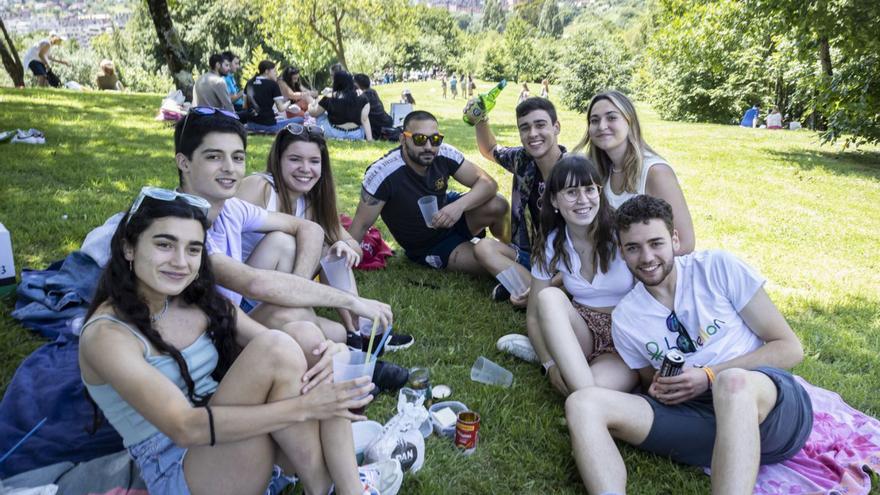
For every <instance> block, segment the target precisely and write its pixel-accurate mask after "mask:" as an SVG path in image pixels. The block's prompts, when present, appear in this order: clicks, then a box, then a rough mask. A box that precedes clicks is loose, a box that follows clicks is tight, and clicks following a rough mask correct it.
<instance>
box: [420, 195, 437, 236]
mask: <svg viewBox="0 0 880 495" xmlns="http://www.w3.org/2000/svg"><path fill="white" fill-rule="evenodd" d="M419 209H420V210H422V218H424V219H425V225H427V226H428V228H432V229H433V228H434V227H432V226H431V222H433V221H434V213H437V210H438V208H437V196H422V197H421V198H419Z"/></svg>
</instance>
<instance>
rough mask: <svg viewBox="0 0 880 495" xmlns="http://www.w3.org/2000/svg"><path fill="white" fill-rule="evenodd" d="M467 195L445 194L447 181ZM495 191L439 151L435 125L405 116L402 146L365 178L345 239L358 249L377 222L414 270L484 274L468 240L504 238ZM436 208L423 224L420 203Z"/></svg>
mask: <svg viewBox="0 0 880 495" xmlns="http://www.w3.org/2000/svg"><path fill="white" fill-rule="evenodd" d="M450 176H451V177H453V178H455V180H456V181H458V182H459V183H461V184H462V185H464V186H466V187H469V188H471V190H470V192H468V193H467V194H459V193H457V192H452V191H447V188H448V185H449V178H450ZM497 190H498V185H497V184H496V183H495V181H494V180H493V179H492V178H491V177H490V176H489V175H488V174H487V173H486V172H485V171H483V170H482V169H481V168H480V167H478V166H476V165H474V164H473V163H471V162H470V161H468V160H466V159H465V157H464V155H462V153H461V152H460V151H458V150H457V149H455V148H453V147H452V146H450V145H448V144H443V134H440V132H439V129H438V124H437V118H436V117H434V116H433V115H431V114H430V113H428V112H425V111H421V110H416V111H414V112H411V113H410V114H409V115H407V116H406V119H404V122H403V133H401V135H400V146H398V147H397V148H394V149H393V150H391V151H389V152H388V153H387V154H386V155H385V156H384V157H382V158H380V159H379V160H377V161H375V162H373V164H372V165H370V166H369V167H368V168H367V171H366V172H365V173H364V181H363V187H362V189H361V199H360V203H358V207H357V213H355V216H354V220H353V221H352V223H351V227H350V228H349V232H351V235H352V237H354V239H355V240H357V241H358V242H360V241H361V240H362V239H363V237H364V234H365V233H366V231H367V229H368V228H369V227H370V226H371V225H373V223H375V221H376V219H377V218H378V217H379V215H381V216H382V220H384V222H385V225H387V226H388V229H389V230H390V231H391V235H393V236H394V238H395V239H396V240H397V242H398V243H399V244H400V245H401V246H402V247H403V249H404V251H405V253H406V256H407V257H408V258H409V259H410V260H412V261H413V262H415V263H418V264H421V265H424V266H429V267H432V268H437V269H448V270H450V271H458V272H466V273H473V274H485V273H486V271H485V269H484V268H483V267H482V266H480V264H479V263H478V262H477V260H476V258H475V255H474V245H473V244H471V242H470V241H471V239H472V238H473V237H474V236H482V235H484V234H485V231H484V229H485V228H486V227H489V228H490V229H491V230H492V233H493V234H495V235H496V236H501V235H502V233H503V230H504V215H505V213H507V202H506V201H505V200H504V199H503V198H501V197H499V196H496V194H495V193H496V191H497ZM423 198H424V199H425V200H430V199H432V198H433V199H434V200H435V201H436V203H435V205H436V208H437V211H436V212H435V213H434V214H433V215H432V216H431V217H429V218H426V217H425V216H423V213H422V211H421V209H420V208H419V200H420V199H423Z"/></svg>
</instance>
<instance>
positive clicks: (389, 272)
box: [0, 82, 880, 494]
mask: <svg viewBox="0 0 880 495" xmlns="http://www.w3.org/2000/svg"><path fill="white" fill-rule="evenodd" d="M489 86H490V85H489V83H481V84H479V90H480V91H486V90H488V88H489ZM408 87H409V88H410V89H411V90H412V92H413V95H414V97H415V99H416V102H417V108H420V109H426V110H430V111H432V112H434V113H435V114H436V115H437V117H438V118H439V119H440V129H441V132H443V133H445V134H446V136H447V137H446V142H447V143H450V144H452V145H453V146H456V147H458V148H459V149H461V150H462V151H463V152H464V153H465V155H466V156H467V157H468V158H469V159H470V160H473V161H474V162H476V163H478V164H480V165H482V166H484V167H486V169H487V170H488V171H489V172H490V173H491V175H492V176H494V177H495V178H496V179H497V180H498V182H499V185H500V190H501V191H503V192H504V193H505V194H509V192H510V185H511V178H510V175H509V174H507V173H506V172H504V171H503V170H502V169H501V168H500V167H498V166H496V165H494V164H490V163H488V162H487V161H486V160H484V159H483V158H482V157H480V155H479V153H478V151H477V148H476V143H475V140H474V134H473V130H472V129H471V128H470V127H468V126H467V125H465V124H464V123H462V121H461V118H460V115H461V107H462V106H463V103H464V101H463V100H461V99H459V100H457V101H450V100H446V101H444V100H443V99H442V98H441V97H440V84H439V82H437V83H434V82H431V83H417V84H409V85H408ZM402 88H403V85H400V84H395V85H390V86H380V87H378V88H377V89H378V90H379V93H380V95H381V96H382V98H383V100H384V101H385V104H386V107H387V106H388V105H389V104H390V103H391V102H394V101H397V99H398V98H399V95H400V91H401V89H402ZM515 89H516V88H515V87H511V88H508V89H507V90H506V91H505V92H504V93H503V94H502V97H501V99H500V102H499V104H498V106H497V107H496V108H495V110H494V111H493V113H492V122H493V130H494V131H495V133H496V135H497V136H498V141H499V142H500V143H501V144H505V145H517V144H519V142H518V141H519V139H518V135H517V133H516V127H515V119H514V113H513V109H514V106H515V101H516V96H517V91H516V90H515ZM160 99H161V96H159V95H143V94H98V93H73V92H66V91H48V90H43V91H39V90H32V89H31V90H24V91H22V90H11V89H0V130H8V129H13V128H24V129H26V128H30V127H36V128H39V129H41V130H43V131H44V132H45V133H46V138H47V143H46V145H44V146H29V145H11V144H3V145H0V172H2V180H0V222H2V223H3V224H5V225H6V227H7V228H8V229H9V230H10V232H11V233H12V239H13V244H14V250H15V263H16V267H17V268H18V269H19V270H21V268H23V267H35V268H42V267H44V266H45V265H46V264H47V263H48V262H50V261H52V260H56V259H60V258H62V257H64V256H65V255H66V254H67V253H68V252H70V251H71V250H74V249H77V248H78V247H79V245H80V243H81V241H82V239H83V238H84V236H85V234H86V233H87V232H88V231H89V230H90V229H91V228H93V227H95V226H97V225H99V224H101V223H102V222H103V221H104V219H105V218H107V217H108V216H110V215H111V214H113V213H115V212H117V211H120V210H122V209H123V208H126V207H127V206H128V205H129V204H130V202H131V200H132V198H133V196H134V194H135V193H136V192H137V191H138V190H139V188H140V187H141V186H142V185H144V184H153V185H159V186H164V187H174V186H175V185H176V181H177V174H176V171H175V167H174V161H173V144H172V137H171V136H172V132H171V129H170V128H169V127H168V126H167V125H165V124H163V123H160V122H155V121H154V120H153V117H154V115H155V113H156V110H157V108H158V105H159V102H160ZM639 111H640V112H641V117H642V128H643V131H644V133H645V135H646V139H647V141H648V142H649V143H650V144H651V145H652V146H653V147H654V149H656V150H657V151H658V152H659V153H660V154H661V155H663V156H664V157H666V158H667V159H668V161H669V163H670V164H671V165H672V167H673V168H674V169H675V171H676V173H677V174H678V177H679V180H680V181H681V183H682V187H683V189H684V192H685V196H686V198H687V201H688V204H689V206H690V210H691V214H692V215H693V218H694V226H695V229H696V237H697V248H698V249H707V248H722V249H727V250H730V251H733V252H734V253H736V254H737V255H738V256H740V257H741V258H743V259H744V260H746V261H747V262H749V263H750V264H751V265H753V266H754V267H756V268H757V269H758V270H759V271H760V272H761V273H762V274H763V275H764V276H766V277H767V279H768V281H769V282H768V284H767V290H768V292H769V294H770V296H771V297H772V298H773V300H774V301H775V302H776V303H777V305H778V306H779V307H780V309H781V310H782V312H783V314H784V315H785V316H786V317H787V318H788V320H789V322H790V323H791V326H792V328H794V330H795V332H796V333H797V334H798V335H799V336H800V338H801V340H802V342H803V344H804V348H805V351H806V358H805V360H804V362H803V364H801V365H800V366H798V367H797V368H796V369H795V372H796V373H798V374H800V375H802V376H803V377H805V378H806V379H807V380H809V381H810V382H812V383H814V384H817V385H819V386H822V387H826V388H829V389H832V390H835V391H837V392H839V393H840V394H841V395H842V396H843V398H844V399H845V400H846V401H847V402H848V403H850V404H851V405H852V406H854V407H856V408H858V409H861V410H863V411H866V412H868V413H870V414H871V415H873V416H875V417H876V416H878V415H880V395H878V394H877V384H878V383H880V256H878V254H877V249H878V247H880V242H878V239H880V236H878V232H880V210H878V205H880V150H878V148H873V147H866V148H863V149H862V150H859V151H852V150H851V151H841V150H839V149H837V148H833V147H829V146H825V147H822V146H819V145H818V144H817V143H818V139H817V137H816V135H815V134H814V133H811V132H809V131H798V132H788V131H775V132H770V131H766V130H760V129H743V128H739V127H734V126H720V125H708V124H686V123H675V122H664V121H661V120H660V119H659V118H658V117H657V115H656V114H655V113H654V112H653V111H652V110H651V109H650V108H648V107H647V106H644V105H642V106H640V107H639ZM560 119H561V121H562V136H561V140H560V142H561V143H563V144H566V145H568V146H569V147H571V146H573V145H574V143H575V142H577V140H578V139H579V138H580V136H581V134H582V133H583V131H584V127H585V119H584V117H583V116H581V115H578V114H576V113H574V112H569V111H562V112H561V113H560ZM270 143H271V139H270V138H269V137H253V138H251V139H250V140H249V144H250V147H249V149H248V154H249V157H250V158H249V164H248V171H249V172H253V171H259V170H262V169H263V168H264V165H265V160H266V155H267V153H268V150H269V145H270ZM390 148H391V144H389V143H336V142H334V143H332V145H331V155H332V158H333V164H334V169H335V170H334V173H335V175H336V180H337V190H338V191H339V195H340V199H339V201H340V209H341V211H344V212H347V213H349V214H353V213H354V208H355V206H356V204H357V198H358V194H359V190H360V178H361V177H362V174H363V170H364V169H365V167H366V166H367V165H368V164H369V163H371V162H372V161H373V160H375V159H376V158H378V157H380V156H381V155H382V154H384V153H385V152H386V151H387V150H388V149H390ZM380 227H381V228H383V229H384V226H380ZM384 233H385V234H386V237H388V236H387V230H384ZM389 241H390V242H392V245H393V244H394V243H393V241H391V239H390V238H389ZM358 282H359V284H360V287H361V292H362V294H364V295H366V296H368V297H372V298H376V299H380V300H384V301H387V302H389V303H390V304H391V305H392V307H393V308H394V310H395V317H396V325H395V326H396V327H397V328H399V329H400V331H402V332H406V333H411V334H413V335H414V336H415V338H416V342H417V345H416V346H414V347H412V348H410V349H409V350H407V351H404V352H401V353H398V354H394V355H392V356H393V359H394V360H395V361H397V362H398V363H399V364H401V365H404V366H427V367H429V368H430V369H431V372H432V381H433V383H434V384H435V385H436V384H440V383H445V384H448V385H450V386H451V387H452V390H453V395H452V399H454V400H459V401H462V402H464V403H465V404H467V405H469V406H470V407H471V408H472V409H474V410H476V411H478V412H480V414H481V415H482V418H483V419H482V429H481V431H480V434H481V439H480V445H479V447H478V449H477V452H476V453H475V454H474V455H473V456H470V457H464V456H461V455H459V454H458V452H456V450H455V448H454V447H453V446H452V444H451V442H449V441H447V440H445V439H439V438H436V437H432V438H430V439H429V440H428V442H427V445H428V452H427V458H426V461H425V467H424V468H423V469H422V470H421V471H420V472H419V473H417V474H415V475H407V478H406V481H405V483H404V488H403V490H402V493H408V494H438V493H462V494H465V493H466V494H484V493H485V494H488V493H581V492H583V488H582V485H581V483H580V478H579V476H578V473H577V470H576V469H575V466H574V462H573V461H572V457H571V454H570V443H569V437H568V430H567V429H566V427H565V425H564V422H563V418H564V413H563V400H562V398H561V397H559V396H558V395H556V394H555V393H554V392H553V391H552V390H551V388H550V386H549V384H548V383H546V382H545V381H544V380H543V379H542V377H541V376H540V374H539V373H538V370H537V368H536V367H534V366H529V365H526V364H524V363H523V362H521V361H517V360H515V359H513V358H510V357H508V356H505V355H502V354H500V353H499V352H498V351H496V350H495V347H494V343H495V340H496V339H497V338H498V337H500V336H501V335H504V334H506V333H510V332H524V321H525V315H524V313H522V312H517V311H514V310H512V309H511V308H510V306H509V305H507V304H499V303H493V302H491V301H490V300H489V290H490V289H491V287H492V286H493V284H494V282H493V281H492V280H489V279H488V278H485V279H479V280H478V279H474V278H470V277H468V276H463V275H455V274H446V273H438V272H434V271H431V270H428V269H423V268H420V267H417V266H415V265H413V264H411V263H409V262H408V261H406V260H405V259H404V257H403V256H402V254H400V253H399V254H398V255H397V256H395V257H394V258H393V259H391V260H390V263H389V267H388V268H387V269H386V270H383V271H380V272H369V273H358ZM11 308H12V301H11V299H10V300H6V301H4V302H2V304H0V388H2V389H3V390H5V388H6V386H7V384H8V382H9V380H10V378H11V377H12V374H13V372H14V370H15V368H16V366H18V364H19V362H20V361H21V360H22V359H23V358H24V357H25V356H26V355H27V354H28V353H29V352H31V351H32V350H33V349H35V348H37V347H38V346H39V345H41V344H42V341H41V340H40V339H38V338H35V337H33V336H31V335H30V334H29V333H28V332H27V331H26V330H24V329H23V328H21V327H20V326H19V325H18V324H17V323H16V322H15V321H14V320H13V319H12V318H11V317H10V316H9V313H10V311H11ZM479 355H485V356H487V357H489V358H490V359H492V360H494V361H496V362H498V363H500V364H501V365H503V366H505V367H507V368H508V369H510V370H511V371H513V373H514V375H515V383H514V385H513V387H512V388H509V389H497V388H490V387H486V386H483V385H479V384H476V383H472V382H471V381H470V379H469V369H470V366H471V364H472V363H473V362H474V360H475V359H476V357H477V356H479ZM395 404H396V400H395V399H393V398H391V397H383V398H381V400H379V401H378V402H377V403H374V404H373V405H371V406H370V409H369V411H368V412H369V415H370V416H371V417H372V418H374V419H379V420H385V419H387V418H388V417H389V416H390V413H391V411H392V409H393V408H394V405H395ZM623 455H624V458H625V459H626V461H627V465H628V471H629V491H630V492H631V493H645V494H649V493H707V492H708V491H709V478H708V477H707V476H705V475H704V474H702V472H701V471H700V470H697V469H694V468H688V467H682V466H679V465H675V464H673V463H671V462H670V461H668V460H666V459H663V458H660V457H656V456H652V455H648V454H643V453H641V452H637V451H636V450H634V449H631V448H626V447H625V448H623ZM874 493H880V490H878V489H877V488H875V490H874Z"/></svg>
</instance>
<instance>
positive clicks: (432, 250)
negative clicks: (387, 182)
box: [405, 191, 486, 269]
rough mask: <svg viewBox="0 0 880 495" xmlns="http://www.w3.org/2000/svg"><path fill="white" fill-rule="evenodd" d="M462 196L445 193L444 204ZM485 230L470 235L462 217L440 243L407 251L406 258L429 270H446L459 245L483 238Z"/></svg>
mask: <svg viewBox="0 0 880 495" xmlns="http://www.w3.org/2000/svg"><path fill="white" fill-rule="evenodd" d="M462 196H464V195H463V194H459V193H458V192H455V191H449V192H447V193H446V204H450V203H453V202H455V201H457V200H458V199H459V198H461V197H462ZM485 236H486V230H485V229H483V230H481V231H480V232H478V233H477V234H471V229H470V227H468V224H467V219H466V218H465V216H464V215H462V216H461V218H459V219H458V221H457V222H455V225H453V226H452V228H450V229H447V230H446V235H445V236H443V238H442V239H440V241H438V242H437V243H436V244H434V245H433V246H431V247H429V248H426V249H419V250H409V251H406V252H405V253H406V257H407V258H409V259H410V260H411V261H414V262H416V263H418V264H420V265H424V266H429V267H431V268H437V269H442V268H446V265H448V264H449V256H450V255H451V254H452V252H453V251H455V248H457V247H458V246H459V245H461V244H464V243H465V242H470V240H471V239H473V238H474V237H485Z"/></svg>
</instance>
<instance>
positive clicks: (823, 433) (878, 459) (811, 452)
mask: <svg viewBox="0 0 880 495" xmlns="http://www.w3.org/2000/svg"><path fill="white" fill-rule="evenodd" d="M795 378H796V379H797V381H798V382H799V383H800V384H801V385H803V387H804V389H806V391H807V393H808V394H809V395H810V399H811V400H812V401H813V431H812V433H810V437H809V438H808V439H807V443H806V445H804V448H803V449H801V451H800V452H798V453H797V454H795V456H794V457H792V458H791V459H789V460H787V461H784V462H781V463H779V464H768V465H765V466H761V469H760V470H759V471H758V480H757V483H756V484H755V494H758V495H779V494H797V495H801V494H820V493H821V494H827V495H836V494H847V495H867V494H868V492H870V491H871V477H870V475H869V474H868V473H867V472H866V470H871V471H874V472H876V473H880V421H878V420H876V419H874V418H872V417H870V416H867V415H865V414H863V413H861V412H860V411H857V410H855V409H853V408H852V407H850V406H849V405H847V404H846V402H844V401H843V399H841V398H840V396H839V395H837V394H836V393H834V392H831V391H829V390H825V389H823V388H819V387H816V386H813V385H810V384H809V383H807V381H806V380H804V379H803V378H801V377H799V376H798V377H795Z"/></svg>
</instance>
